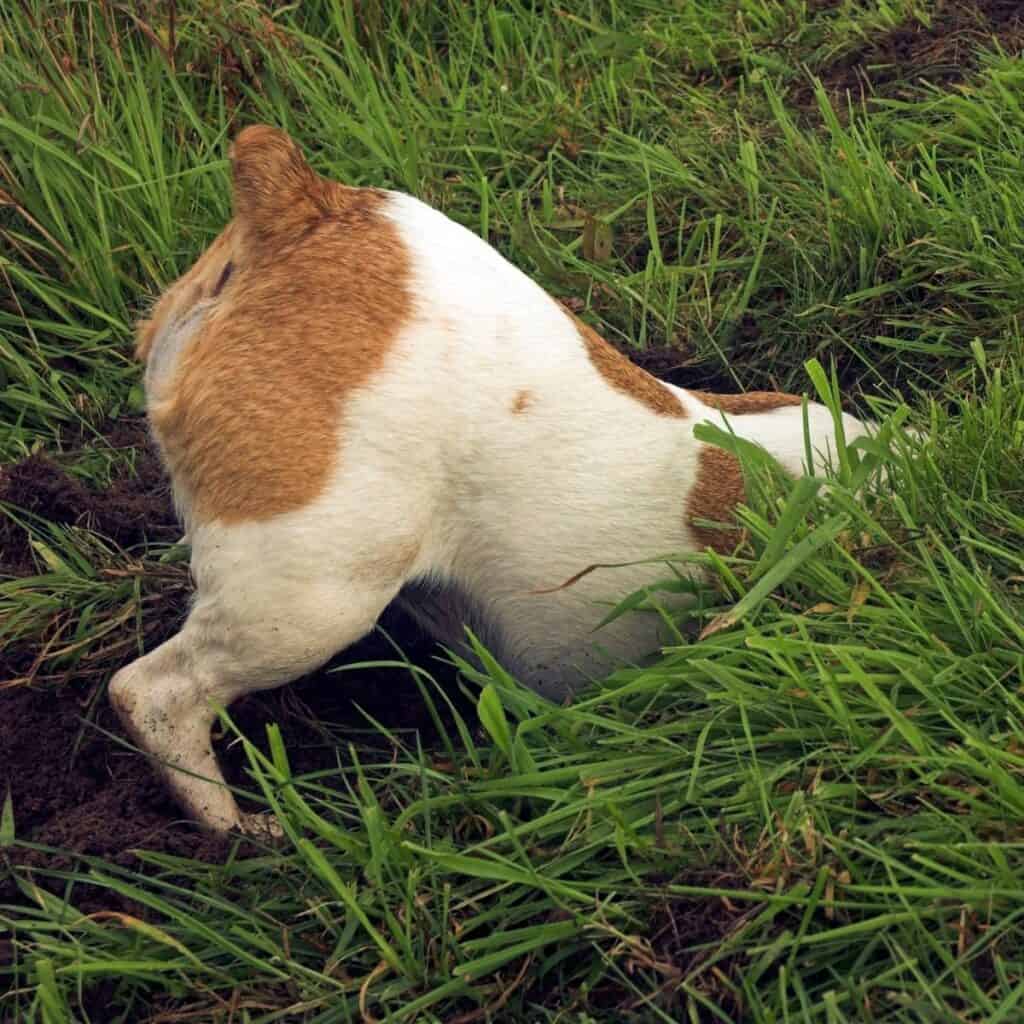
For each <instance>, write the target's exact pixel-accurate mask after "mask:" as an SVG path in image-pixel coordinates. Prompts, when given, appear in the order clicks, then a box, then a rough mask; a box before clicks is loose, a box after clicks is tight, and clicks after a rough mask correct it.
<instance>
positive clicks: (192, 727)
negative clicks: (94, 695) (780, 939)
mask: <svg viewBox="0 0 1024 1024" xmlns="http://www.w3.org/2000/svg"><path fill="white" fill-rule="evenodd" d="M231 164H232V174H233V181H234V218H233V220H232V221H231V222H230V223H229V224H228V225H227V227H226V228H225V229H224V231H223V232H222V233H221V235H220V236H219V237H218V238H217V239H216V241H214V243H213V244H212V245H211V246H210V248H209V249H208V250H207V251H206V252H205V253H204V254H203V255H202V256H201V257H200V259H199V260H198V262H197V263H196V264H195V265H194V266H193V267H192V268H191V270H189V271H188V273H186V274H185V275H184V276H183V277H182V278H181V279H180V280H179V281H177V282H176V283H175V284H174V285H172V286H171V287H170V288H169V289H168V290H167V291H166V292H165V293H164V294H163V296H162V297H161V298H160V300H159V302H158V303H157V305H156V307H155V309H154V310H153V315H152V317H151V318H150V319H148V320H146V321H144V322H142V323H141V324H140V325H139V332H138V353H139V356H140V358H141V359H143V360H144V361H145V363H146V371H145V385H146V393H147V399H148V406H149V416H150V420H151V424H152V429H153V433H154V434H155V436H156V440H157V442H158V444H159V447H160V451H161V453H162V455H163V458H164V460H165V462H166V465H167V467H168V469H169V471H170V474H171V478H172V482H173V488H174V496H175V502H176V504H177V507H178V510H179V513H180V515H181V518H182V519H183V521H184V523H185V527H186V531H187V534H186V535H187V537H188V539H189V540H190V541H191V545H192V572H193V575H194V578H195V586H196V594H195V602H194V605H193V607H192V609H191V612H190V614H189V616H188V619H187V621H186V623H185V625H184V627H183V628H182V630H181V632H180V633H178V634H177V635H176V636H175V637H173V638H172V639H171V640H169V641H167V642H166V643H165V644H163V645H162V646H161V647H158V648H157V649H156V650H154V651H152V652H151V653H149V654H147V655H146V656H145V657H142V658H139V659H138V660H137V661H135V662H133V663H132V664H130V665H128V666H127V667H126V668H124V669H122V670H121V671H120V672H118V673H117V675H116V676H115V677H114V678H113V680H112V681H111V684H110V697H111V700H112V701H113V703H114V706H115V708H116V709H117V711H118V714H119V715H120V717H121V719H122V721H123V722H124V724H125V725H126V726H127V728H128V730H129V732H130V734H131V735H132V737H133V738H134V740H135V741H136V742H137V743H138V745H139V746H140V747H141V748H142V749H143V750H145V751H147V752H148V753H150V754H151V755H153V756H154V757H156V758H157V759H158V760H159V761H160V762H161V763H162V765H163V768H164V771H165V773H166V777H167V780H168V782H169V784H170V786H171V787H172V789H173V791H174V793H175V795H176V797H177V799H178V800H179V801H180V802H181V804H182V805H183V806H184V808H185V809H186V810H187V811H188V813H189V814H190V815H192V816H193V817H194V818H195V819H197V820H198V821H199V822H200V823H202V824H203V825H204V826H206V827H207V828H210V829H213V830H227V829H229V828H231V827H233V826H242V827H254V825H255V823H254V822H250V821H244V820H243V817H242V816H241V815H240V813H239V810H238V807H237V806H236V804H235V801H234V798H233V797H232V795H231V793H230V792H229V791H228V789H227V788H226V787H225V785H224V782H223V777H222V775H221V773H220V770H219V768H218V766H217V762H216V758H215V756H214V753H213V750H212V748H211V743H210V728H211V725H212V722H213V719H214V717H215V714H216V707H217V706H218V705H221V706H226V705H228V704H230V703H231V702H232V701H234V700H235V699H236V698H237V697H239V696H241V695H242V694H245V693H249V692H251V691H254V690H261V689H268V688H271V687H276V686H280V685H282V684H284V683H287V682H289V681H290V680H293V679H295V678H297V677H298V676H301V675H303V674H304V673H307V672H309V671H311V670H312V669H314V668H316V667H317V666H319V665H321V664H322V663H323V662H325V661H326V660H327V659H328V658H330V657H331V655H333V654H335V653H336V652H337V651H339V650H341V649H343V648H345V647H347V646H348V645H349V644H351V643H353V642H354V641H356V640H358V639H359V638H360V637H362V636H363V635H364V634H365V633H367V632H368V631H369V630H370V629H371V628H372V627H373V625H374V623H375V622H376V621H377V618H378V616H379V615H380V614H381V612H382V611H383V609H384V608H385V606H386V605H387V604H388V603H389V602H390V601H392V600H393V599H394V598H396V597H397V596H398V595H399V594H400V593H401V594H402V596H403V597H404V598H405V599H407V601H408V603H409V604H410V606H411V607H412V610H413V611H414V612H415V613H416V614H417V615H418V616H419V617H420V619H421V620H422V621H423V622H424V623H425V624H426V625H427V626H428V628H430V629H431V630H432V631H433V632H434V634H435V635H436V636H437V637H438V639H440V640H441V641H442V642H444V643H446V644H448V645H451V646H454V647H458V646H459V644H460V643H461V642H462V640H463V638H464V629H463V624H464V623H466V622H469V623H471V624H473V625H474V626H475V627H476V629H477V631H478V633H480V634H482V637H483V639H484V640H485V641H486V642H487V643H488V645H489V646H490V647H491V649H492V650H493V651H494V653H495V654H496V655H497V657H498V658H499V659H500V660H502V661H503V662H504V664H505V665H506V666H507V667H508V668H509V670H510V671H511V672H512V673H513V674H515V675H516V676H517V677H518V678H519V679H521V680H522V681H523V682H524V683H525V684H527V685H528V686H531V687H533V688H534V689H536V690H538V691H540V692H542V693H544V694H546V695H548V696H550V697H553V698H561V697H564V696H565V695H566V694H567V693H569V692H571V690H572V689H573V687H575V686H577V685H579V683H580V682H581V681H582V680H585V679H586V678H587V677H588V676H591V675H593V674H595V673H597V672H600V671H601V670H602V668H605V669H606V668H608V667H609V666H610V665H612V664H614V663H615V662H619V663H622V662H625V661H629V660H635V659H638V658H641V657H643V656H644V655H646V654H649V653H652V652H653V651H655V650H656V649H657V648H658V646H659V643H660V642H662V639H663V638H662V637H660V636H659V634H658V629H659V625H658V623H659V621H660V620H659V617H658V616H656V615H650V616H647V615H631V616H625V617H622V618H620V619H618V620H616V621H614V622H613V623H611V624H609V625H608V626H606V627H605V628H603V629H602V630H600V631H599V632H598V633H596V634H592V631H593V629H594V627H595V625H596V624H597V623H598V622H599V621H600V620H601V619H602V618H603V616H604V615H605V614H606V612H607V608H608V606H607V603H606V602H607V601H608V600H610V599H611V600H614V599H617V598H620V597H621V596H622V595H623V594H625V593H627V592H630V591H633V590H637V589H639V588H641V587H642V586H644V585H645V584H649V583H651V582H653V581H654V580H655V579H657V578H663V577H664V575H665V570H664V566H659V565H657V564H650V563H649V564H637V565H632V566H630V567H627V568H624V569H619V570H617V571H615V572H614V573H601V572H593V573H590V574H589V575H585V576H583V577H582V578H581V579H579V580H578V581H577V582H576V583H575V584H574V585H572V586H569V587H564V588H561V589H558V584H560V583H561V582H563V581H565V580H567V579H569V578H570V577H572V576H574V575H575V574H577V573H579V571H580V570H582V569H584V568H586V567H587V566H591V565H594V564H600V563H624V562H631V561H640V560H643V559H648V558H651V557H654V556H659V555H665V554H668V553H680V554H683V553H686V552H693V551H697V550H701V549H703V548H704V547H705V546H708V545H710V546H711V547H715V548H718V549H720V550H722V549H723V547H722V546H723V545H725V546H726V548H728V546H729V545H730V544H733V543H734V542H735V538H734V537H730V536H729V534H728V533H723V532H721V531H716V530H712V529H708V528H707V527H706V526H702V525H701V520H713V521H719V522H720V521H723V520H727V519H728V518H729V516H730V513H731V510H732V509H733V507H734V506H735V505H736V503H737V502H739V501H741V500H742V498H743V479H742V475H741V472H740V469H739V466H738V464H737V462H736V460H735V458H734V457H733V456H732V455H730V454H728V453H727V452H725V451H723V450H722V449H719V448H715V447H712V446H709V445H706V444H702V443H700V442H698V441H697V440H696V439H695V438H694V435H693V428H694V425H695V424H698V423H700V422H702V421H706V420H708V419H709V418H714V419H717V420H718V421H719V422H721V413H722V412H724V413H726V414H728V417H729V419H728V422H729V428H730V429H731V430H733V431H734V432H735V433H737V434H739V435H741V436H743V437H745V438H748V439H750V440H752V441H755V442H757V443H758V444H760V445H762V446H763V447H764V448H766V449H767V450H768V451H769V452H771V453H772V454H773V455H774V456H775V457H776V458H777V459H778V461H779V462H780V463H781V465H782V466H783V467H784V468H785V469H786V470H787V471H789V472H790V473H792V474H794V475H799V474H801V473H803V472H805V467H804V465H803V462H804V453H805V444H804V430H803V418H802V410H801V408H800V406H801V399H800V398H798V397H795V396H793V395H786V394H778V393H766V392H760V393H753V394H747V395H742V396H734V397H726V396H714V395H708V394H701V393H695V392H687V391H684V390H681V389H679V388H676V387H673V386H671V385H669V384H665V383H663V382H661V381H659V380H656V379H655V378H654V377H651V376H650V375H649V374H647V373H645V372H644V371H642V370H641V369H639V368H638V367H636V366H634V365H633V364H632V363H630V362H629V360H627V359H626V358H625V357H624V356H622V355H620V354H619V353H618V352H617V351H616V350H615V349H613V348H612V347H611V346H610V345H608V344H607V343H606V342H605V341H604V340H602V339H601V338H600V337H599V336H598V335H597V334H595V333H594V331H592V330H591V329H590V328H589V327H586V326H585V325H584V324H582V323H580V322H579V321H577V320H576V319H574V318H573V317H572V316H571V315H569V314H568V313H567V312H566V311H565V310H564V309H563V308H562V307H561V306H560V305H559V304H558V303H557V302H556V301H554V300H553V299H552V298H550V297H549V296H548V295H547V294H546V293H545V292H544V291H543V290H542V289H541V288H540V287H538V286H537V285H536V284H534V283H533V282H532V281H530V280H529V279H528V278H527V277H526V276H525V275H524V274H522V273H521V272H520V271H519V270H517V269H516V268H515V267H513V266H512V265H511V264H509V263H508V262H507V261H506V260H504V259H503V258H502V257H501V256H500V255H499V254H498V253H497V252H496V251H495V250H493V249H492V248H490V247H489V246H488V245H487V244H486V243H485V242H483V241H481V240H480V239H479V238H478V237H476V236H475V235H473V234H472V233H471V232H469V231H467V230H466V229H465V228H462V227H460V226H459V225H457V224H455V223H454V222H452V221H451V220H449V219H447V218H446V217H445V216H444V215H442V214H441V213H439V212H437V211H435V210H433V209H431V208H430V207H428V206H425V205H424V204H423V203H421V202H419V201H417V200H416V199H413V198H412V197H410V196H407V195H402V194H398V193H392V192H383V191H378V190H375V189H359V188H347V187H345V186H343V185H340V184H336V183H335V182H332V181H328V180H325V179H323V178H321V177H319V176H318V175H317V174H315V173H314V172H313V171H312V170H311V168H310V167H309V165H308V164H307V163H306V161H305V160H304V159H303V156H302V154H301V153H300V151H299V149H298V147H297V146H296V145H295V144H294V143H293V142H292V140H291V139H289V138H288V136H286V135H285V134H284V133H282V132H281V131H278V130H276V129H273V128H269V127H265V126H257V127H250V128H246V129H245V130H244V131H242V132H241V134H240V135H239V136H238V137H237V139H236V140H235V143H234V146H233V149H232V154H231ZM716 410H717V412H716ZM809 422H810V431H811V437H812V442H813V444H814V445H816V446H817V448H818V449H819V450H820V452H821V453H822V454H819V455H818V456H817V457H818V458H819V459H821V458H823V457H827V449H828V446H829V442H830V439H832V438H833V436H834V435H833V424H832V420H831V416H830V413H829V412H828V410H827V409H825V408H824V407H823V406H820V405H814V404H811V405H810V406H809ZM865 429H866V428H865V426H864V425H863V424H861V423H859V422H858V421H856V420H853V419H852V418H847V421H846V423H845V433H846V437H847V439H849V440H852V439H854V438H855V437H857V436H859V435H861V434H863V433H865ZM816 468H819V467H816Z"/></svg>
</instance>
